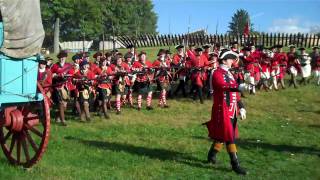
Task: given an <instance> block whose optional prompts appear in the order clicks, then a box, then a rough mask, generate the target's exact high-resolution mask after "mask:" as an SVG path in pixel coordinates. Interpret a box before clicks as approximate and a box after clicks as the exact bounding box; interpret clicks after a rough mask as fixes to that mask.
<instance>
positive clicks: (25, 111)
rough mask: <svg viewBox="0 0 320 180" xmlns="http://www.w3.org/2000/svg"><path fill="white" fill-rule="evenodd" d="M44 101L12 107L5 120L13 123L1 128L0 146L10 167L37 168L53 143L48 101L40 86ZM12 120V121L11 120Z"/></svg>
mask: <svg viewBox="0 0 320 180" xmlns="http://www.w3.org/2000/svg"><path fill="white" fill-rule="evenodd" d="M37 87H38V91H39V92H41V93H42V94H43V96H44V99H43V101H37V102H29V103H24V104H19V105H18V106H13V107H8V108H6V109H5V110H4V112H2V114H3V115H2V117H4V118H7V119H9V120H7V121H6V123H7V125H5V126H3V127H0V143H1V147H2V150H3V152H4V154H5V156H6V157H7V158H8V160H9V161H10V163H12V164H14V165H21V166H24V167H26V168H29V167H31V166H32V165H34V164H36V163H37V162H38V161H39V160H40V159H41V157H42V155H43V153H44V151H45V150H46V147H47V145H48V142H49V132H50V109H49V104H48V98H47V96H46V95H45V93H44V90H43V88H42V87H41V85H40V84H39V83H38V84H37ZM9 116H10V118H8V117H9Z"/></svg>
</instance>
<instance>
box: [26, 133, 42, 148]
mask: <svg viewBox="0 0 320 180" xmlns="http://www.w3.org/2000/svg"><path fill="white" fill-rule="evenodd" d="M25 133H26V136H27V139H28V141H29V143H30V144H31V147H32V148H33V150H34V152H37V151H38V149H39V148H38V146H37V144H36V143H35V142H34V141H33V139H32V137H31V136H30V133H29V131H28V130H26V131H25Z"/></svg>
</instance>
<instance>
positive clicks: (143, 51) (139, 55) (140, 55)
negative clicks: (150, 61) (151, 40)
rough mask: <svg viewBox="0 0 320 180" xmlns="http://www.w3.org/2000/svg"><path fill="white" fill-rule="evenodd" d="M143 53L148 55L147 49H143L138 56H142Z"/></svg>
mask: <svg viewBox="0 0 320 180" xmlns="http://www.w3.org/2000/svg"><path fill="white" fill-rule="evenodd" d="M142 54H144V55H147V53H146V52H145V51H141V52H140V53H139V55H138V56H141V55H142Z"/></svg>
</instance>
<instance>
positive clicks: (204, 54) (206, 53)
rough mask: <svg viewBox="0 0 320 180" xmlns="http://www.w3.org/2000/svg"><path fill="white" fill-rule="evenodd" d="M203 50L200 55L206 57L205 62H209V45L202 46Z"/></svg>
mask: <svg viewBox="0 0 320 180" xmlns="http://www.w3.org/2000/svg"><path fill="white" fill-rule="evenodd" d="M202 48H203V53H202V55H203V56H205V57H206V59H207V61H208V60H209V54H210V48H211V45H210V44H205V45H203V46H202Z"/></svg>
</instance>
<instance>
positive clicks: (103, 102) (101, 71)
mask: <svg viewBox="0 0 320 180" xmlns="http://www.w3.org/2000/svg"><path fill="white" fill-rule="evenodd" d="M97 75H98V89H97V91H98V98H97V99H98V105H99V108H98V109H97V111H98V114H100V112H101V110H102V112H103V115H104V117H105V118H106V119H109V118H110V117H109V115H108V108H107V107H108V104H109V103H110V100H111V95H112V78H113V71H112V68H111V67H110V64H108V60H107V58H101V59H100V66H99V68H98V69H97Z"/></svg>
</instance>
